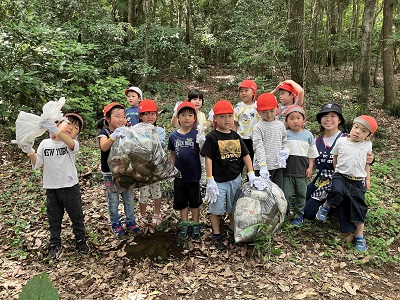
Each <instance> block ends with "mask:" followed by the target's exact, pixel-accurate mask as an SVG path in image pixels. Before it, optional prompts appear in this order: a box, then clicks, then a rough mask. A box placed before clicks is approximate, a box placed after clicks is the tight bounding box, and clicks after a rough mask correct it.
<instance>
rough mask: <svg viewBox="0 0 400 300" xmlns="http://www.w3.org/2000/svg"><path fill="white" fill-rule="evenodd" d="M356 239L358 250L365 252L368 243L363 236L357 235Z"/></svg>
mask: <svg viewBox="0 0 400 300" xmlns="http://www.w3.org/2000/svg"><path fill="white" fill-rule="evenodd" d="M354 241H355V242H356V250H358V251H361V252H365V251H366V250H367V243H366V242H365V239H364V237H363V236H356V237H355V239H354Z"/></svg>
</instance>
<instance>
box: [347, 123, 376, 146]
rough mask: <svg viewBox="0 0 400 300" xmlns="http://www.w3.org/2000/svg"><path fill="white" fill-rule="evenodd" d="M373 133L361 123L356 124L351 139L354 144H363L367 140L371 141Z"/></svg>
mask: <svg viewBox="0 0 400 300" xmlns="http://www.w3.org/2000/svg"><path fill="white" fill-rule="evenodd" d="M370 135H371V132H370V131H369V129H368V128H367V127H365V126H364V125H362V124H360V123H354V124H353V127H352V128H351V130H350V134H349V138H350V140H351V141H352V142H354V143H359V142H362V141H364V140H366V139H369V138H370Z"/></svg>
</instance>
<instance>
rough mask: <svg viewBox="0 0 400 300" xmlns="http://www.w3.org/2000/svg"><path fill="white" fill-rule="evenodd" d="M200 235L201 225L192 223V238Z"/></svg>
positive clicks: (196, 238)
mask: <svg viewBox="0 0 400 300" xmlns="http://www.w3.org/2000/svg"><path fill="white" fill-rule="evenodd" d="M200 237H201V225H200V224H198V223H197V224H193V223H192V239H194V240H198V239H199V238H200Z"/></svg>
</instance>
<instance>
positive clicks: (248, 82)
mask: <svg viewBox="0 0 400 300" xmlns="http://www.w3.org/2000/svg"><path fill="white" fill-rule="evenodd" d="M240 88H245V89H252V90H253V95H254V99H256V98H257V83H255V82H254V81H253V80H250V79H246V80H243V81H242V83H241V84H240V85H239V89H240Z"/></svg>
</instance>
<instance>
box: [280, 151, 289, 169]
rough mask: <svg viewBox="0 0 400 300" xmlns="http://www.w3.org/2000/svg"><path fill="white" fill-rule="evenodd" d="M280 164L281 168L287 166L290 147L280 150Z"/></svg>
mask: <svg viewBox="0 0 400 300" xmlns="http://www.w3.org/2000/svg"><path fill="white" fill-rule="evenodd" d="M277 156H278V164H279V167H280V168H286V160H287V159H288V157H289V149H287V148H285V149H283V150H281V151H279V152H278V155H277Z"/></svg>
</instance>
